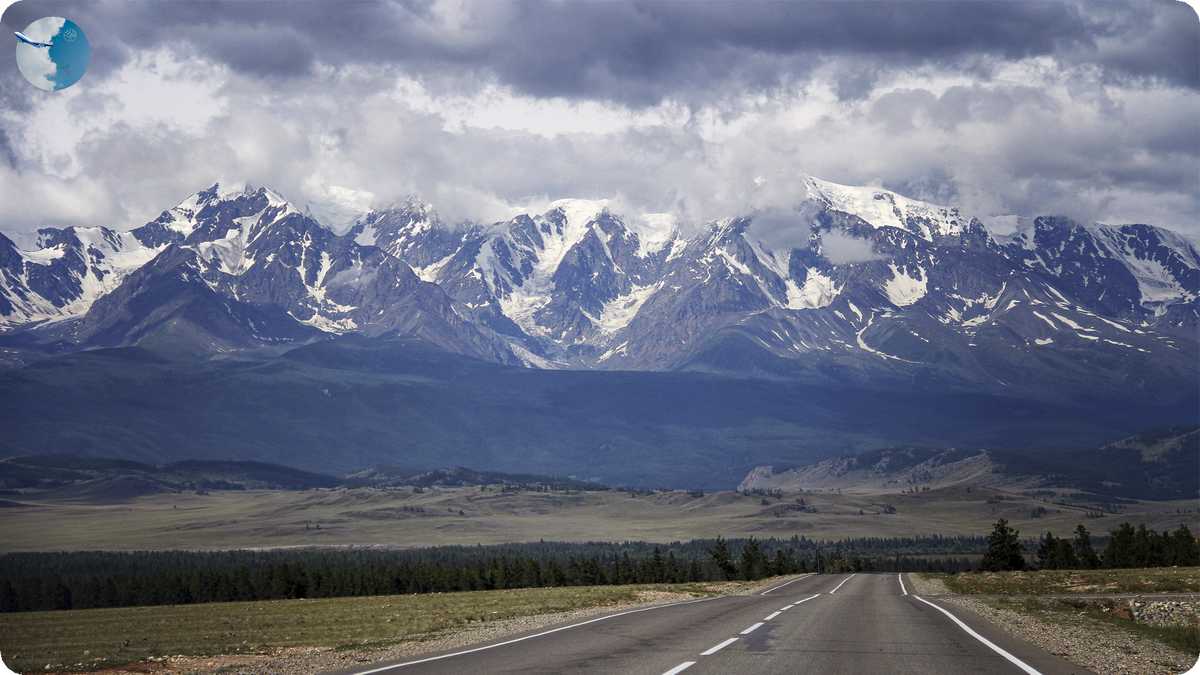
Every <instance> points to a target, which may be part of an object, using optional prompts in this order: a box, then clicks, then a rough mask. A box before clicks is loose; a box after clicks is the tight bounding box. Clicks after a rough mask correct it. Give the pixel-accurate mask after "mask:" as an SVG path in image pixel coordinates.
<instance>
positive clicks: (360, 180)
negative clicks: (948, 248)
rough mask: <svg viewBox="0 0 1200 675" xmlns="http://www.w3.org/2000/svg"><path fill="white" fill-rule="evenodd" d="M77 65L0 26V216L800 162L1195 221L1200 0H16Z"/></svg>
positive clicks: (355, 198) (634, 185)
mask: <svg viewBox="0 0 1200 675" xmlns="http://www.w3.org/2000/svg"><path fill="white" fill-rule="evenodd" d="M44 16H61V17H65V18H68V19H70V20H72V21H74V22H75V23H76V24H78V25H79V26H80V27H81V28H82V29H83V30H84V31H85V32H86V34H87V37H88V40H89V41H90V44H91V48H92V57H91V63H90V66H89V68H88V71H87V74H86V75H85V77H84V78H83V79H82V80H81V81H80V82H79V83H78V84H76V85H74V86H73V87H71V88H69V89H66V90H63V91H57V92H48V91H43V90H40V89H36V88H34V87H32V86H31V85H29V84H28V83H27V82H26V81H25V80H24V78H23V77H22V76H21V75H20V73H19V72H18V70H17V68H16V63H15V58H14V53H15V52H14V50H13V49H11V48H8V49H0V230H3V231H6V232H17V231H26V232H27V231H30V230H32V229H34V228H37V227H42V226H46V225H54V226H64V225H73V224H81V225H106V226H109V227H114V228H118V229H127V228H130V227H134V226H137V225H140V224H142V223H144V222H146V221H147V220H151V219H153V218H154V217H156V216H157V214H158V213H159V212H161V211H162V210H163V209H165V208H169V207H170V206H173V205H174V204H176V203H178V202H179V201H181V200H182V199H184V198H185V197H186V196H188V195H189V194H191V193H194V192H196V191H198V190H200V189H202V188H204V187H207V186H208V185H211V184H212V183H213V182H216V181H218V180H221V181H226V182H235V181H245V182H247V183H249V184H251V185H255V186H262V185H265V186H268V187H272V188H274V189H275V190H277V191H278V192H280V193H281V194H283V195H284V196H285V197H286V198H288V199H290V200H293V201H295V202H297V203H306V202H311V203H314V204H323V205H325V207H326V208H327V209H330V211H331V212H334V211H337V209H341V210H342V212H344V213H349V212H353V211H355V210H359V209H365V208H369V207H380V206H387V205H389V204H391V203H393V202H395V201H396V200H399V199H403V198H405V197H407V196H410V195H419V196H420V197H421V198H422V199H424V200H425V201H427V202H429V203H431V204H433V206H434V207H435V208H437V209H438V210H439V212H440V213H441V214H442V216H443V218H445V219H448V220H458V219H465V218H470V219H475V220H479V221H494V220H500V219H503V218H505V217H507V216H508V215H510V214H511V213H512V212H513V210H514V209H528V208H534V209H536V208H538V207H539V206H544V204H545V203H546V202H547V201H549V200H554V199H561V198H564V197H583V198H592V199H611V200H614V203H615V204H617V205H618V208H619V210H620V211H623V212H625V213H627V214H630V215H632V214H641V213H669V214H672V215H674V216H675V217H676V218H677V219H678V221H679V223H680V224H681V225H683V226H684V227H685V228H686V227H688V226H694V225H695V224H696V223H700V222H704V221H707V220H711V219H717V218H722V217H728V216H733V215H739V214H744V213H747V212H750V211H752V210H756V209H764V208H783V209H786V208H791V207H795V206H796V204H797V203H798V202H799V200H801V199H803V197H804V190H803V187H802V185H801V183H800V180H799V175H800V173H801V172H803V173H808V174H811V175H814V176H817V177H819V178H822V179H825V180H829V181H833V182H836V183H843V184H852V185H879V186H883V187H886V188H888V189H892V190H895V191H897V192H900V193H901V194H904V195H906V196H909V197H913V198H917V199H924V200H928V201H932V202H935V203H943V204H956V205H962V206H963V207H965V208H966V209H967V210H968V212H970V213H972V214H975V215H979V216H981V217H986V216H998V215H1005V214H1019V215H1041V214H1066V215H1070V216H1073V217H1075V218H1077V219H1087V220H1096V221H1102V222H1148V223H1152V224H1157V225H1161V226H1165V227H1169V228H1172V229H1176V230H1181V231H1194V230H1195V228H1196V223H1197V222H1200V20H1198V19H1197V15H1196V13H1195V11H1194V10H1192V9H1191V8H1190V7H1189V6H1188V5H1186V4H1182V3H1179V2H1174V1H1164V2H1158V1H1154V0H1136V1H1134V2H1094V1H1093V2H1081V3H1068V2H1037V1H1032V0H1025V1H1013V0H1010V1H1003V2H989V1H986V0H970V1H960V2H954V1H925V2H911V3H910V2H899V1H886V2H856V1H853V0H849V1H838V2H815V1H813V2H810V1H804V2H799V1H797V2H787V1H777V2H762V3H750V2H731V3H725V2H637V3H633V2H616V1H612V2H595V3H589V2H579V1H571V2H501V1H488V2H458V1H440V0H438V1H433V2H329V3H324V2H284V3H272V2H235V3H214V2H194V3H193V2H148V3H139V2H123V1H122V0H112V1H109V2H103V3H101V2H92V1H89V2H29V1H24V2H17V3H16V4H13V5H12V6H11V7H9V8H8V9H7V10H5V12H4V14H3V22H2V23H3V26H4V30H6V31H9V33H10V34H11V32H12V31H17V30H23V29H24V28H25V27H26V26H27V25H29V23H31V22H33V21H34V20H36V19H39V18H42V17H44Z"/></svg>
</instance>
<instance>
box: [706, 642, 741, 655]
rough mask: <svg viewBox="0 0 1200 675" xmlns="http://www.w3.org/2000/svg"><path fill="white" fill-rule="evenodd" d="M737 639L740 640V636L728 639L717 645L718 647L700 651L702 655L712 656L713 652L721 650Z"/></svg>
mask: <svg viewBox="0 0 1200 675" xmlns="http://www.w3.org/2000/svg"><path fill="white" fill-rule="evenodd" d="M737 641H738V638H729V639H728V640H726V641H724V642H722V643H721V644H719V645H717V646H716V647H712V648H710V649H709V650H708V651H706V652H700V656H712V655H713V654H716V653H717V652H719V651H721V650H722V649H725V648H726V647H728V646H729V645H731V644H733V643H735V642H737Z"/></svg>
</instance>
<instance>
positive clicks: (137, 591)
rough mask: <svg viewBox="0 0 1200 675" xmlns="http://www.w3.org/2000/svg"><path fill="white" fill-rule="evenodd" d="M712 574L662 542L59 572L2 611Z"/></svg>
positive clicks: (32, 582)
mask: <svg viewBox="0 0 1200 675" xmlns="http://www.w3.org/2000/svg"><path fill="white" fill-rule="evenodd" d="M711 578H712V573H711V571H709V570H706V569H704V566H703V565H701V563H700V562H699V561H692V562H691V563H688V564H681V563H680V562H679V561H678V560H677V559H676V557H675V553H674V551H670V552H668V554H667V555H666V556H665V557H664V556H663V555H662V552H661V550H660V549H659V548H658V547H655V548H654V552H653V554H652V555H651V556H650V557H648V558H646V559H642V560H636V561H635V560H631V559H630V557H629V553H628V552H626V553H623V554H622V555H620V556H615V555H614V556H613V559H612V560H609V561H601V560H600V559H598V558H596V557H594V556H593V557H591V558H587V559H579V560H576V559H575V557H574V556H571V557H569V558H568V559H567V563H566V565H563V564H561V563H559V562H558V561H557V560H549V561H546V562H544V563H543V562H542V561H539V560H537V559H535V558H528V557H518V558H513V559H512V560H509V559H508V558H507V557H501V558H500V559H498V560H497V559H496V558H492V559H491V560H490V561H488V562H484V561H483V560H478V561H476V562H475V564H474V565H458V564H455V563H451V564H449V565H442V564H441V563H433V564H425V563H418V564H415V565H413V564H408V563H405V564H402V565H396V566H391V567H386V566H382V565H379V566H373V567H366V568H360V567H350V568H346V569H334V568H331V567H328V566H322V567H309V568H306V567H305V566H303V565H301V564H287V563H281V564H278V565H268V566H266V567H263V568H261V569H257V570H253V571H251V570H250V569H249V568H247V567H239V568H238V569H236V570H232V571H208V570H198V571H192V572H175V573H169V572H156V573H150V574H116V575H107V576H100V575H91V576H63V575H61V574H58V573H49V574H45V575H36V576H26V577H23V578H22V579H21V580H20V581H19V582H18V583H17V584H16V585H15V586H14V585H13V584H12V583H11V582H10V581H9V579H8V578H7V577H2V578H0V612H29V611H46V610H61V609H91V608H97V607H132V606H148V605H186V604H193V603H207V602H236V601H247V600H287V599H292V598H338V597H355V596H366V595H398V594H413V593H442V592H447V593H448V592H454V591H484V590H498V589H506V588H540V587H549V586H602V585H611V584H615V585H621V584H645V583H684V582H693V581H709V580H710V579H711Z"/></svg>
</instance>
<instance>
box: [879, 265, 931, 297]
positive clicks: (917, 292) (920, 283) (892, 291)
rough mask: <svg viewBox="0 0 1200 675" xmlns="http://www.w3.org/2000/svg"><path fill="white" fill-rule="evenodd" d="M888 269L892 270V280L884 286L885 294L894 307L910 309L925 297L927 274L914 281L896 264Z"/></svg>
mask: <svg viewBox="0 0 1200 675" xmlns="http://www.w3.org/2000/svg"><path fill="white" fill-rule="evenodd" d="M888 267H890V268H891V270H892V279H891V280H890V281H888V282H887V283H886V284H885V285H884V287H883V292H884V293H886V294H887V296H888V300H891V301H892V304H893V305H895V306H897V307H908V306H909V305H911V304H913V303H914V302H916V301H918V300H920V299H921V298H923V297H925V293H926V288H925V284H926V283H927V280H928V277H927V276H926V275H925V274H922V275H921V278H920V279H914V278H913V277H910V276H908V275H907V274H905V273H904V272H902V271H901V270H899V269H898V268H897V267H896V265H895V264H889V265H888Z"/></svg>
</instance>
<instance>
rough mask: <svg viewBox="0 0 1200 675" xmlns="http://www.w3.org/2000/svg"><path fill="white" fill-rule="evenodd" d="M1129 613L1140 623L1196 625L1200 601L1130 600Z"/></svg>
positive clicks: (1199, 613) (1199, 612)
mask: <svg viewBox="0 0 1200 675" xmlns="http://www.w3.org/2000/svg"><path fill="white" fill-rule="evenodd" d="M1129 613H1130V614H1131V615H1132V616H1133V618H1134V620H1135V621H1137V622H1138V623H1145V624H1149V625H1151V626H1187V625H1189V624H1191V625H1195V624H1196V620H1197V616H1198V615H1200V602H1196V601H1176V600H1169V601H1164V600H1146V599H1137V600H1130V601H1129Z"/></svg>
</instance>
